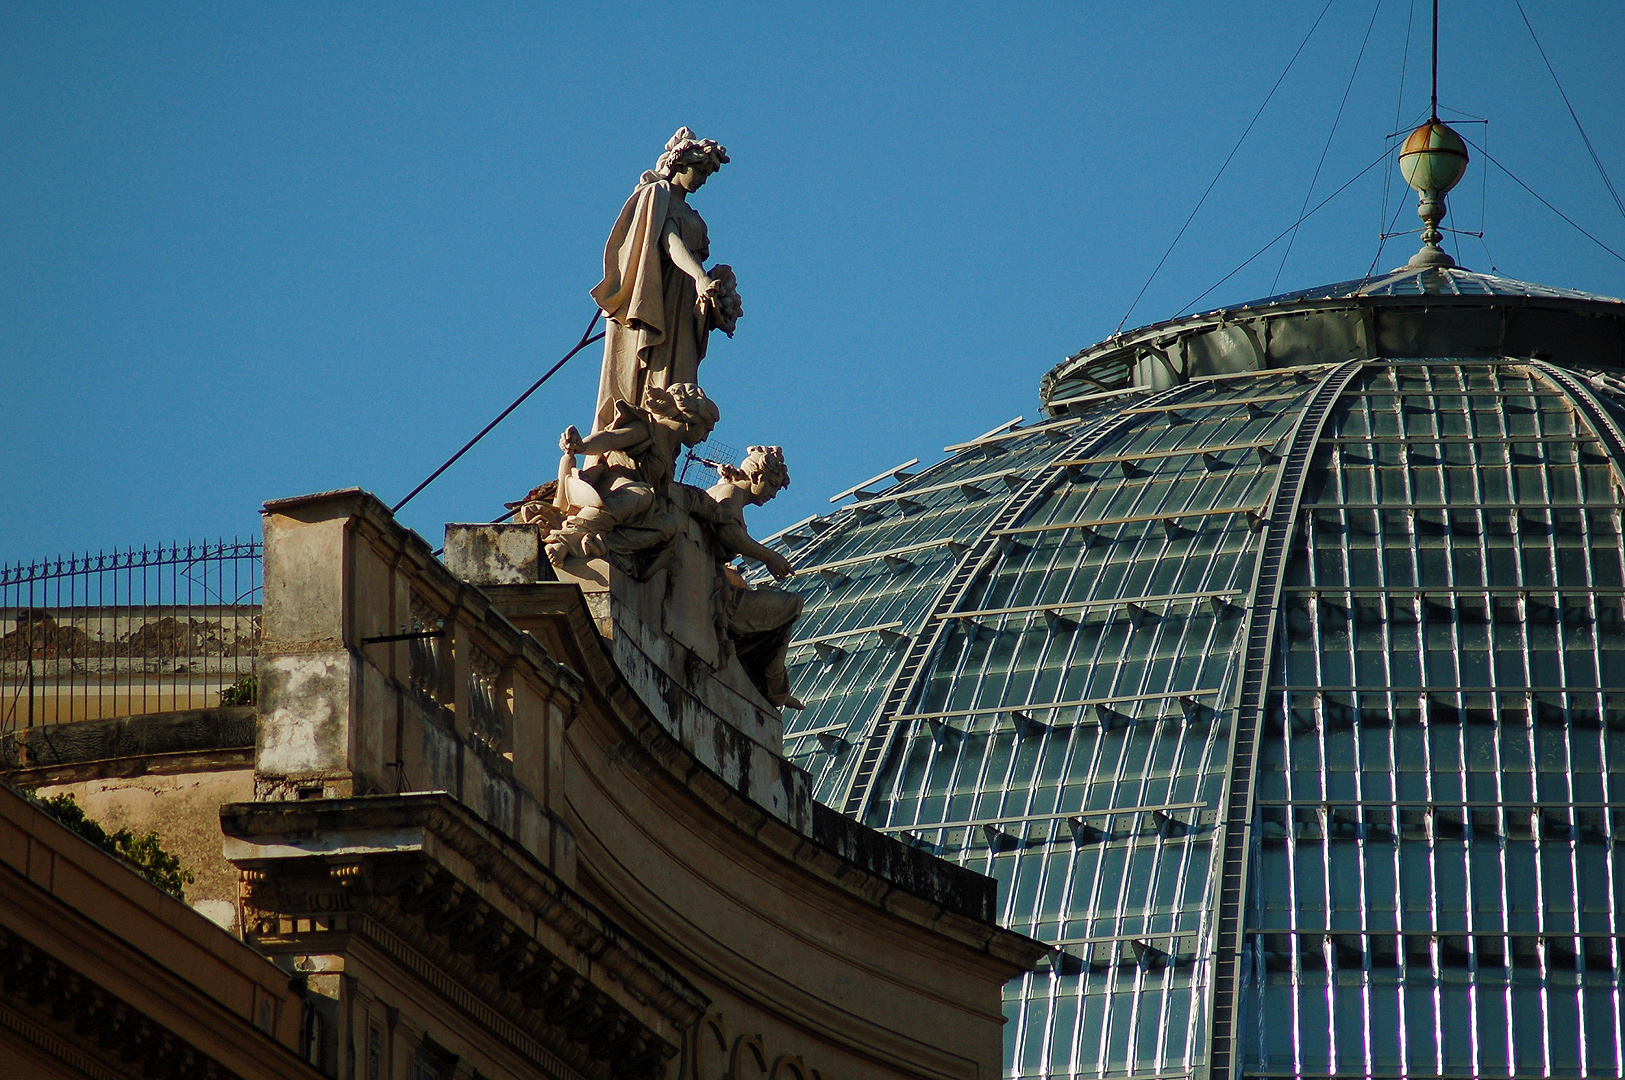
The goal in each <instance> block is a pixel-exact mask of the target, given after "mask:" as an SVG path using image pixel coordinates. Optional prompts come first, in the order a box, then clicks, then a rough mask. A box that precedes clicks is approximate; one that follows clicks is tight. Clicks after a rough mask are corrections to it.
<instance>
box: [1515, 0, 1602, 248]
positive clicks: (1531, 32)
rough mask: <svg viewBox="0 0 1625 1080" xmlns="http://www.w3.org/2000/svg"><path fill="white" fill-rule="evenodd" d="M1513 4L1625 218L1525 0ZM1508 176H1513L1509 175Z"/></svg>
mask: <svg viewBox="0 0 1625 1080" xmlns="http://www.w3.org/2000/svg"><path fill="white" fill-rule="evenodd" d="M1512 2H1513V3H1514V4H1516V5H1517V6H1518V14H1519V15H1521V16H1523V24H1524V25H1525V26H1527V27H1528V28H1529V37H1530V38H1531V39H1532V40H1533V41H1534V43H1535V48H1536V50H1538V51H1539V53H1540V58H1541V60H1543V61H1544V62H1545V64H1546V70H1547V71H1549V72H1551V74H1552V82H1553V83H1554V84H1555V85H1556V86H1557V93H1558V95H1559V96H1560V97H1562V99H1563V104H1564V105H1565V106H1567V108H1568V110H1569V117H1570V118H1571V119H1573V121H1574V127H1575V129H1576V130H1577V131H1579V132H1580V139H1581V141H1583V142H1584V143H1585V144H1586V153H1588V154H1590V155H1591V163H1592V164H1593V165H1595V166H1596V167H1597V172H1598V173H1599V174H1601V176H1602V182H1603V183H1604V184H1606V185H1607V186H1608V194H1610V195H1612V196H1613V197H1614V205H1615V206H1617V207H1618V208H1619V213H1620V216H1621V217H1625V202H1621V201H1620V198H1619V192H1618V191H1616V190H1614V182H1613V180H1611V179H1609V177H1608V170H1607V169H1605V168H1603V167H1602V158H1600V157H1598V156H1597V148H1596V147H1594V146H1592V145H1591V136H1589V135H1587V134H1586V129H1585V126H1584V125H1583V124H1581V123H1580V115H1579V114H1578V113H1576V112H1575V111H1574V105H1573V104H1572V103H1570V101H1569V95H1568V91H1566V90H1564V89H1563V82H1562V80H1560V79H1559V78H1558V77H1557V69H1556V68H1554V67H1552V62H1551V60H1550V59H1548V58H1547V56H1546V48H1545V46H1543V45H1541V43H1540V38H1538V37H1536V36H1535V27H1534V24H1533V23H1531V22H1530V21H1529V15H1528V13H1527V12H1525V11H1524V9H1523V0H1512ZM1507 175H1508V176H1511V175H1512V174H1511V173H1508V174H1507Z"/></svg>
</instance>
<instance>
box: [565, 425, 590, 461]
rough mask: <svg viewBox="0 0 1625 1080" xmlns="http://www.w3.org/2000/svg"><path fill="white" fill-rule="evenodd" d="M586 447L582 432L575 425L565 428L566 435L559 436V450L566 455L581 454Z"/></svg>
mask: <svg viewBox="0 0 1625 1080" xmlns="http://www.w3.org/2000/svg"><path fill="white" fill-rule="evenodd" d="M584 445H585V443H584V442H583V440H582V438H581V432H580V431H578V430H577V429H576V426H575V425H574V424H571V425H570V426H569V427H567V428H565V429H564V434H562V435H560V436H559V449H560V450H562V451H564V452H565V453H566V454H579V453H581V452H582V447H583V446H584Z"/></svg>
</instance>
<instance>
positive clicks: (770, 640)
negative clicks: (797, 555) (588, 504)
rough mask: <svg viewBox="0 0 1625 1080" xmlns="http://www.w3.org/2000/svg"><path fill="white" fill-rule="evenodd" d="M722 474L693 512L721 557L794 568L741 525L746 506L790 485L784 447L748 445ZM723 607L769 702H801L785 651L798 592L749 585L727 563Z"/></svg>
mask: <svg viewBox="0 0 1625 1080" xmlns="http://www.w3.org/2000/svg"><path fill="white" fill-rule="evenodd" d="M718 471H719V472H720V474H721V476H722V479H721V481H720V482H718V483H717V484H716V485H715V486H714V487H712V488H711V490H710V491H708V492H706V495H707V496H708V497H709V500H710V502H711V503H712V504H713V505H712V506H711V507H709V508H707V512H704V513H703V514H697V515H696V516H702V517H703V518H704V520H706V521H708V522H709V524H710V525H711V528H712V533H713V535H714V537H715V539H716V542H717V546H718V548H720V549H721V552H722V554H723V557H724V558H732V557H733V556H735V555H743V556H744V557H745V558H747V559H755V560H756V561H757V562H759V563H761V564H762V565H764V566H766V567H767V569H768V572H769V573H771V574H772V575H773V576H774V577H776V578H779V579H781V580H782V579H784V578H787V577H790V576H791V575H792V574H794V573H795V570H793V569H792V568H791V566H790V562H789V560H787V559H786V558H785V557H784V556H783V555H780V554H779V553H778V552H776V551H774V550H772V549H771V548H767V547H764V546H762V545H761V544H759V543H757V542H756V541H755V540H753V539H751V536H750V533H749V532H747V531H746V529H745V507H746V506H761V505H762V504H763V503H765V502H767V501H768V500H769V499H771V498H773V496H775V495H777V494H778V493H779V492H781V491H783V490H784V489H785V488H787V487H789V486H790V472H789V470H788V469H787V468H785V464H784V451H783V450H781V449H780V448H779V447H777V446H752V447H751V448H750V449H749V451H748V452H747V453H746V456H745V460H744V461H743V462H741V463H740V465H739V468H737V469H735V468H733V467H731V466H728V465H724V466H722V468H721V469H720V470H718ZM722 570H723V577H724V584H723V588H722V597H721V600H722V612H721V618H720V619H719V622H720V623H722V624H723V625H724V627H725V630H726V633H727V637H728V639H729V640H730V641H731V642H732V643H733V647H734V654H735V655H736V656H737V657H738V658H739V664H740V666H741V667H743V668H744V669H745V673H746V674H747V675H749V676H750V679H751V681H752V682H753V683H755V684H756V688H757V689H758V690H760V691H761V692H762V694H763V696H765V697H766V698H767V699H768V701H770V702H772V703H773V704H774V705H777V706H779V707H780V708H785V709H801V708H804V706H803V705H802V704H801V702H799V701H797V700H796V699H795V697H794V696H793V695H792V694H791V693H790V679H789V676H788V674H787V673H786V672H785V670H784V654H785V651H786V650H787V649H788V648H789V645H790V630H791V627H792V626H793V625H794V624H795V621H796V619H797V618H799V617H800V615H801V606H802V601H801V597H799V596H797V595H796V594H795V593H792V592H786V591H784V590H783V589H775V588H771V587H767V586H763V587H758V588H754V589H753V588H750V587H749V586H747V585H746V584H745V579H744V577H743V576H742V575H741V574H740V573H739V571H737V570H735V569H734V568H733V567H732V566H724V567H723V568H722Z"/></svg>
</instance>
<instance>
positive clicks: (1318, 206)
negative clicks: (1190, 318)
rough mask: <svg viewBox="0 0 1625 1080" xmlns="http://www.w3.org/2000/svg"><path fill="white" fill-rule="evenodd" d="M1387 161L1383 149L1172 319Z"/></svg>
mask: <svg viewBox="0 0 1625 1080" xmlns="http://www.w3.org/2000/svg"><path fill="white" fill-rule="evenodd" d="M1387 159H1388V148H1387V147H1383V150H1382V153H1381V154H1379V155H1377V157H1376V159H1375V160H1373V161H1372V162H1371V164H1369V165H1367V166H1366V167H1365V168H1363V169H1361V170H1360V171H1359V172H1357V173H1355V174H1354V175H1353V176H1351V177H1349V179H1348V180H1347V181H1346V182H1345V183H1344V184H1343V186H1342V187H1340V188H1338V189H1337V190H1336V191H1334V192H1332V193H1331V194H1330V195H1328V196H1326V197H1325V198H1324V199H1322V200H1320V201H1319V202H1318V203H1316V204H1315V208H1314V209H1313V210H1311V211H1309V212H1308V213H1307V214H1303V215H1300V216H1299V218H1298V220H1297V221H1294V222H1293V223H1292V224H1290V225H1288V226H1287V227H1286V228H1284V229H1282V230H1281V231H1280V232H1278V233H1276V234H1275V236H1274V237H1273V238H1272V239H1271V240H1270V242H1269V243H1267V244H1265V245H1264V246H1263V247H1261V248H1259V249H1258V250H1257V251H1255V252H1253V253H1252V254H1251V255H1249V256H1248V257H1247V259H1246V261H1245V262H1243V263H1242V264H1241V265H1240V266H1238V267H1236V268H1235V269H1234V270H1232V271H1230V272H1229V273H1228V274H1226V275H1224V277H1222V278H1220V279H1219V280H1218V281H1215V282H1214V283H1213V284H1211V285H1209V286H1208V287H1207V288H1206V289H1204V290H1203V291H1202V295H1201V296H1198V297H1197V298H1196V299H1195V300H1192V301H1191V302H1190V303H1188V304H1186V305H1185V306H1184V307H1182V308H1180V309H1179V311H1178V312H1176V313H1175V315H1174V317H1175V318H1178V317H1179V316H1180V315H1183V314H1185V312H1187V311H1189V310H1191V309H1192V308H1194V307H1195V306H1196V305H1197V304H1200V303H1201V302H1202V301H1203V300H1204V299H1205V298H1206V297H1207V295H1208V293H1211V292H1212V291H1213V290H1214V289H1217V288H1218V287H1219V286H1220V285H1223V284H1224V283H1225V282H1227V281H1229V280H1230V279H1231V278H1233V277H1235V276H1236V275H1237V274H1239V273H1241V272H1242V271H1243V270H1245V269H1247V267H1248V266H1250V265H1251V264H1252V262H1253V260H1254V259H1257V258H1258V257H1259V256H1260V255H1262V254H1264V252H1266V251H1268V250H1269V249H1270V248H1272V247H1274V246H1275V245H1276V244H1278V243H1280V242H1281V237H1283V236H1285V235H1286V234H1287V233H1289V232H1291V231H1292V230H1293V229H1296V228H1297V227H1298V226H1299V225H1302V224H1303V223H1304V222H1305V221H1308V220H1309V219H1310V218H1312V217H1314V216H1315V214H1316V213H1318V212H1319V211H1320V209H1321V207H1323V206H1325V205H1326V204H1327V203H1329V202H1331V201H1332V200H1333V199H1335V198H1337V197H1338V196H1339V195H1341V194H1343V192H1345V191H1347V190H1348V189H1349V188H1351V187H1353V186H1354V184H1355V183H1356V182H1357V181H1358V180H1359V179H1360V178H1361V177H1363V176H1364V175H1365V174H1366V173H1368V172H1370V171H1371V170H1372V169H1375V168H1376V167H1377V166H1378V165H1380V164H1382V163H1383V162H1384V161H1386V160H1387Z"/></svg>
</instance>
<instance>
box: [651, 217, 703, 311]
mask: <svg viewBox="0 0 1625 1080" xmlns="http://www.w3.org/2000/svg"><path fill="white" fill-rule="evenodd" d="M661 238H662V239H663V240H664V241H665V244H666V253H667V254H668V255H670V256H671V261H672V265H673V266H675V267H677V269H679V270H681V271H682V272H683V273H685V274H687V275H688V276H689V277H691V278H693V279H694V291H695V292H696V293H698V294H699V295H701V296H704V295H705V294H706V291H707V290H708V289H710V288H712V287H713V284H714V283H713V282H712V281H711V276H710V275H709V274H707V273H706V272H705V268H704V267H703V266H701V265H700V261H699V260H698V259H696V258H695V257H694V253H693V252H691V251H689V250H688V245H687V244H685V243H683V238H682V237H681V236H679V235H677V223H676V222H675V221H667V222H666V228H665V232H664V233H663V234H662V237H661Z"/></svg>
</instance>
